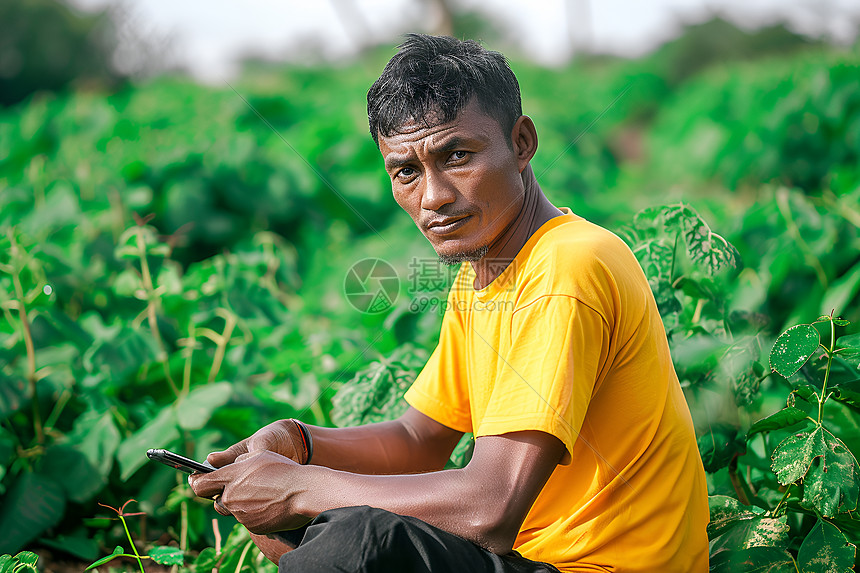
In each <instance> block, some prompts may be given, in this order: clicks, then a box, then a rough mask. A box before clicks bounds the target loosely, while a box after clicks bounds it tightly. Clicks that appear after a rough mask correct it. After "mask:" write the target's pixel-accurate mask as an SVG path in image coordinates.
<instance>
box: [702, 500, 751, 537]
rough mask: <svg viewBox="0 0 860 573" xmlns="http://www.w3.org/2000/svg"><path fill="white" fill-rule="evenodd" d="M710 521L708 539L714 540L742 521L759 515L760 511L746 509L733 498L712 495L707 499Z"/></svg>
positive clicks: (746, 507)
mask: <svg viewBox="0 0 860 573" xmlns="http://www.w3.org/2000/svg"><path fill="white" fill-rule="evenodd" d="M708 509H709V513H710V516H711V520H710V522H709V523H708V539H711V540H713V539H715V538H717V537H719V536H720V535H722V534H723V533H725V532H726V531H728V530H729V529H731V528H733V527H734V526H736V525H738V524H739V523H740V522H741V521H742V520H745V519H752V518H754V517H757V516H759V515H761V513H762V511H763V510H762V509H760V508H758V507H748V506H746V505H743V504H742V503H741V502H740V501H738V500H736V499H735V498H733V497H728V496H725V495H712V496H709V497H708Z"/></svg>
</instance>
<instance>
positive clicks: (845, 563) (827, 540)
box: [797, 519, 856, 573]
mask: <svg viewBox="0 0 860 573" xmlns="http://www.w3.org/2000/svg"><path fill="white" fill-rule="evenodd" d="M855 551H856V547H855V546H854V545H852V544H851V543H848V539H847V538H846V537H845V535H844V534H843V533H842V532H841V531H839V528H837V527H836V526H835V525H833V524H832V523H828V522H827V521H824V520H822V519H819V520H818V523H816V524H815V527H813V528H812V531H810V532H809V534H808V535H807V536H806V538H805V539H804V540H803V543H802V544H801V546H800V550H799V551H798V553H797V564H798V565H800V571H801V573H837V572H838V573H843V572H848V571H853V570H854V553H855Z"/></svg>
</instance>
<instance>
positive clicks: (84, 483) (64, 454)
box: [37, 445, 107, 503]
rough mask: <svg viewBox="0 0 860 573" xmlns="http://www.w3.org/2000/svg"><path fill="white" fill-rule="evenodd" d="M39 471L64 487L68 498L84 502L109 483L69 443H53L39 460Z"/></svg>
mask: <svg viewBox="0 0 860 573" xmlns="http://www.w3.org/2000/svg"><path fill="white" fill-rule="evenodd" d="M37 467H38V472H39V473H40V474H42V475H44V476H46V477H48V478H50V479H52V480H54V482H56V483H57V484H59V485H60V487H62V488H63V491H64V492H65V494H66V498H68V499H70V500H72V501H75V502H77V503H84V502H85V501H87V500H89V499H90V498H91V497H92V496H94V495H95V494H96V493H98V492H99V491H100V490H101V489H102V488H103V487H104V486H105V484H106V483H107V480H106V479H105V478H104V477H102V476H101V475H99V473H98V471H96V469H95V468H94V467H93V466H92V464H90V462H89V460H87V458H86V456H84V454H83V453H81V452H80V451H78V450H76V449H74V448H72V447H70V446H67V445H53V446H50V447H48V448H47V450H45V455H44V456H42V458H41V459H40V460H39V463H38V465H37Z"/></svg>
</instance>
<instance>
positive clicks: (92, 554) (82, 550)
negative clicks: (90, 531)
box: [38, 530, 100, 561]
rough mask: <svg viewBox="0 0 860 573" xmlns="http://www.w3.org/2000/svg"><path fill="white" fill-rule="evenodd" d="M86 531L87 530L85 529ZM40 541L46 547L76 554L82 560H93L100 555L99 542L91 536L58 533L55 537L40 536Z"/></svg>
mask: <svg viewBox="0 0 860 573" xmlns="http://www.w3.org/2000/svg"><path fill="white" fill-rule="evenodd" d="M84 531H86V530H84ZM38 542H39V543H40V544H41V545H44V546H45V547H49V548H51V549H56V550H57V551H59V552H62V553H68V554H69V555H74V556H75V557H77V558H78V559H80V560H82V561H92V560H93V559H95V558H96V557H98V555H99V553H100V551H99V544H98V542H97V541H96V540H95V539H93V538H91V537H81V536H67V535H62V534H60V535H56V536H53V537H50V538H49V537H40V538H39V540H38Z"/></svg>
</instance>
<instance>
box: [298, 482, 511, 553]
mask: <svg viewBox="0 0 860 573" xmlns="http://www.w3.org/2000/svg"><path fill="white" fill-rule="evenodd" d="M468 472H469V470H468V469H452V470H444V471H436V472H431V473H424V474H417V475H360V474H355V473H350V472H345V471H338V470H332V469H330V468H323V467H313V466H305V467H302V468H297V471H295V472H290V474H289V478H285V479H289V480H290V481H291V483H289V484H284V485H285V487H289V488H290V489H292V491H293V493H292V495H291V500H290V506H291V507H292V508H293V511H294V513H295V514H300V515H304V516H306V517H307V518H312V517H314V516H316V515H318V514H319V513H322V512H323V511H326V510H329V509H335V508H339V507H351V506H357V505H369V506H371V507H377V508H380V509H385V510H388V511H391V512H394V513H398V514H400V515H410V516H413V517H417V518H419V519H421V520H423V521H425V522H427V523H429V524H430V525H433V526H436V527H439V528H440V529H444V530H445V531H448V532H451V533H454V534H455V535H459V536H461V537H463V538H465V539H468V540H470V541H472V542H474V543H476V544H478V545H480V546H482V547H486V548H487V549H490V550H491V551H496V552H498V553H506V552H508V551H510V549H511V547H512V544H513V538H512V537H511V536H510V532H511V531H512V529H511V525H510V524H508V523H506V521H507V520H506V517H509V516H506V515H505V511H504V508H501V507H499V506H498V503H496V501H497V500H498V499H499V498H498V495H497V494H498V492H493V491H488V490H487V488H482V487H481V486H480V485H478V484H480V481H478V480H475V479H473V477H472V476H470V475H469V473H468ZM514 519H516V518H514ZM520 520H521V517H520ZM517 525H518V524H515V525H514V529H513V531H516V526H517Z"/></svg>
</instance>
